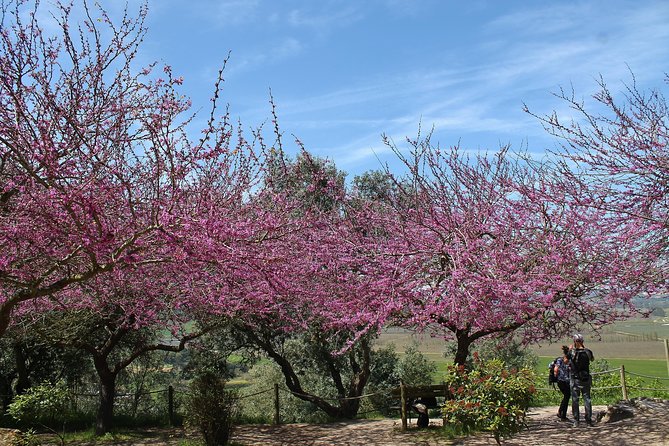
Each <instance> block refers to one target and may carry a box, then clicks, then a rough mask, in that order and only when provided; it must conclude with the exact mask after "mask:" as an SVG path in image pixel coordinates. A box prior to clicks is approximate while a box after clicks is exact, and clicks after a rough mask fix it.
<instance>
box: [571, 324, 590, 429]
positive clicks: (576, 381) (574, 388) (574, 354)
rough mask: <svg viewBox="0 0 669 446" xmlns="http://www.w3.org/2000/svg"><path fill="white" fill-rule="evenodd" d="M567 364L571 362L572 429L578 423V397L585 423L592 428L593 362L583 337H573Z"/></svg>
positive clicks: (579, 335) (578, 335)
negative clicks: (591, 369)
mask: <svg viewBox="0 0 669 446" xmlns="http://www.w3.org/2000/svg"><path fill="white" fill-rule="evenodd" d="M568 356H569V362H571V375H570V380H569V382H570V385H571V411H572V415H573V416H574V427H578V426H579V423H580V416H579V409H578V403H579V397H580V396H581V395H582V396H583V407H584V408H585V422H586V423H587V424H588V426H592V399H591V398H590V389H591V387H592V376H591V375H590V362H591V361H594V360H595V356H594V355H593V354H592V351H591V350H590V349H588V348H585V345H584V340H583V335H582V334H580V333H576V334H575V335H574V344H573V345H572V346H571V349H570V350H569V355H568Z"/></svg>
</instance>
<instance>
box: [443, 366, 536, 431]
mask: <svg viewBox="0 0 669 446" xmlns="http://www.w3.org/2000/svg"><path fill="white" fill-rule="evenodd" d="M445 383H446V384H447V385H448V387H449V391H450V394H451V399H448V400H446V402H445V403H444V406H443V407H442V413H443V416H444V424H445V425H446V424H447V423H448V424H449V425H450V426H451V427H452V428H454V430H455V431H456V433H458V434H462V433H470V432H474V431H490V432H491V433H492V434H493V436H494V437H495V440H496V441H497V443H498V444H499V442H500V438H502V437H508V436H510V435H512V434H514V433H516V432H519V431H520V430H521V429H522V427H523V426H524V421H525V414H526V412H527V409H528V407H529V405H530V401H531V396H532V394H533V393H534V391H535V388H534V384H533V383H534V372H533V371H532V370H530V369H521V370H519V371H518V370H516V369H512V370H507V369H506V368H505V367H504V363H503V362H502V361H500V360H490V361H485V362H483V361H478V360H477V359H476V356H475V361H474V364H473V369H472V370H471V371H469V372H467V371H465V368H464V367H463V366H460V367H455V366H453V367H450V368H449V370H448V372H447V374H446V376H445Z"/></svg>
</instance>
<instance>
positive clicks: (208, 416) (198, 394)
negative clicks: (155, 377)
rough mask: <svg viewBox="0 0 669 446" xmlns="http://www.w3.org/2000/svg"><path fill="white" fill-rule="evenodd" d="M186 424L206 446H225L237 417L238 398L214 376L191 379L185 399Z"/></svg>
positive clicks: (209, 374) (206, 375) (221, 380)
mask: <svg viewBox="0 0 669 446" xmlns="http://www.w3.org/2000/svg"><path fill="white" fill-rule="evenodd" d="M184 406H185V407H184V409H185V411H186V413H185V421H186V424H187V425H188V426H191V427H193V428H196V429H198V430H199V431H200V433H201V434H202V437H203V438H204V441H205V443H206V444H207V446H218V445H225V444H228V441H229V439H230V435H231V433H232V422H233V419H234V417H235V416H236V410H237V396H236V395H235V394H234V393H233V392H231V391H229V390H227V389H226V388H225V381H224V380H223V379H221V378H220V377H219V376H217V375H215V374H213V373H203V374H202V375H200V376H198V377H197V378H195V379H194V380H193V382H192V383H191V386H190V392H189V394H188V396H187V397H186V399H185V404H184Z"/></svg>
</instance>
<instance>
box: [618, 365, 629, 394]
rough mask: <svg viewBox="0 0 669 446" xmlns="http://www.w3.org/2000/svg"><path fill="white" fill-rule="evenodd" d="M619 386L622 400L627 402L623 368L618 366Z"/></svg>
mask: <svg viewBox="0 0 669 446" xmlns="http://www.w3.org/2000/svg"><path fill="white" fill-rule="evenodd" d="M620 386H621V387H622V389H623V400H625V401H627V399H628V398H627V383H626V382H625V366H624V365H623V364H621V365H620Z"/></svg>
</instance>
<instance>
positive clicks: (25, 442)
mask: <svg viewBox="0 0 669 446" xmlns="http://www.w3.org/2000/svg"><path fill="white" fill-rule="evenodd" d="M41 444H42V442H40V440H39V437H38V436H37V432H35V431H34V430H33V429H28V430H27V431H25V432H21V433H19V434H18V435H17V436H16V437H15V438H14V440H13V441H12V446H39V445H41Z"/></svg>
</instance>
